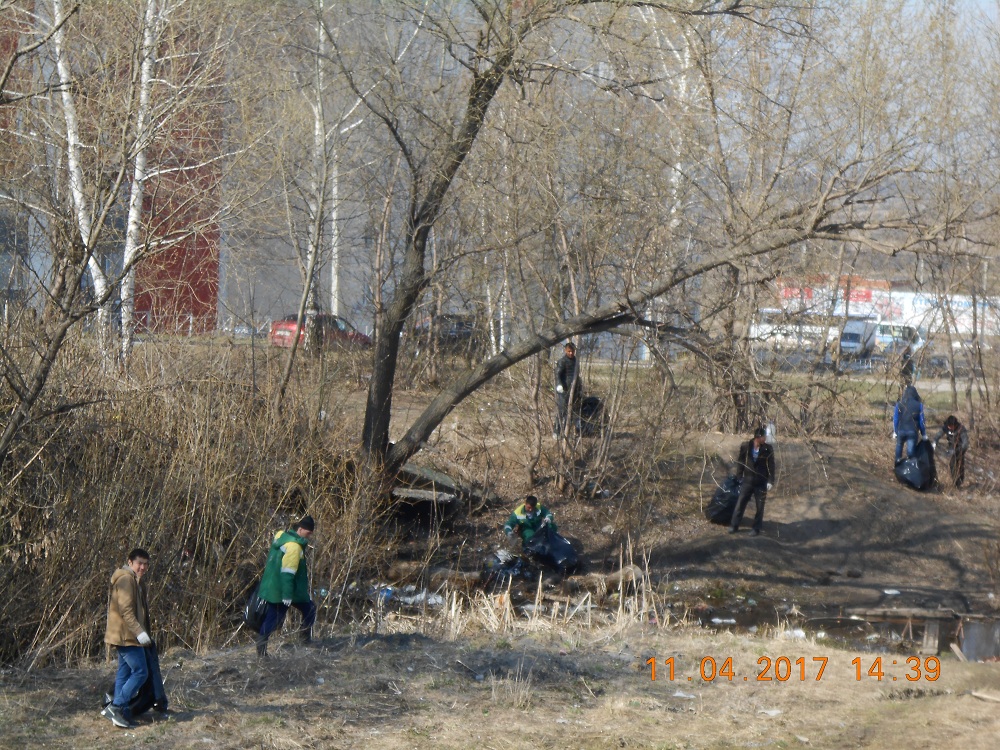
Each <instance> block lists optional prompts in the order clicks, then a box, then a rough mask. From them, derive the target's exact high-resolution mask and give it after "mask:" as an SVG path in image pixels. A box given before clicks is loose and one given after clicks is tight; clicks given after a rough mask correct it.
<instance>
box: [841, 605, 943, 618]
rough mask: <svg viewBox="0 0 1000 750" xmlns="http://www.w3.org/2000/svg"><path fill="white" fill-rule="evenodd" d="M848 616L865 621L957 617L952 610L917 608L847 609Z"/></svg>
mask: <svg viewBox="0 0 1000 750" xmlns="http://www.w3.org/2000/svg"><path fill="white" fill-rule="evenodd" d="M847 613H848V614H850V615H858V616H859V617H864V618H865V619H871V618H876V619H891V620H906V619H911V618H912V619H918V620H920V619H923V620H947V619H951V618H954V617H958V615H957V614H955V610H953V609H920V608H919V607H900V608H898V609H890V608H883V609H849V610H847Z"/></svg>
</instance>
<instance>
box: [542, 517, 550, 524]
mask: <svg viewBox="0 0 1000 750" xmlns="http://www.w3.org/2000/svg"><path fill="white" fill-rule="evenodd" d="M548 525H549V518H548V516H546V517H545V518H543V519H542V526H548Z"/></svg>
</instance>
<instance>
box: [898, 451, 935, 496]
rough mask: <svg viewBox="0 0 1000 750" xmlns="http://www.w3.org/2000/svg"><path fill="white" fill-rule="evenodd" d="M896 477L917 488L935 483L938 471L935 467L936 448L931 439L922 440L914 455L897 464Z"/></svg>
mask: <svg viewBox="0 0 1000 750" xmlns="http://www.w3.org/2000/svg"><path fill="white" fill-rule="evenodd" d="M896 479H898V480H899V481H900V482H902V483H903V484H907V485H909V486H910V487H913V488H914V489H917V490H925V489H927V488H928V487H930V486H931V485H932V484H934V481H935V480H936V479H937V471H936V469H935V467H934V449H933V448H932V447H931V443H930V441H929V440H921V441H920V442H919V443H917V447H916V448H914V450H913V455H912V456H908V457H907V458H905V459H903V460H902V461H900V462H899V463H898V464H896Z"/></svg>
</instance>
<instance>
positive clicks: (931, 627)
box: [920, 620, 941, 656]
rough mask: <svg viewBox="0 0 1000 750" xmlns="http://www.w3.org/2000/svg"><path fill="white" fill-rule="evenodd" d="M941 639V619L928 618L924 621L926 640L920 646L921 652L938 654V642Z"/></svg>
mask: <svg viewBox="0 0 1000 750" xmlns="http://www.w3.org/2000/svg"><path fill="white" fill-rule="evenodd" d="M940 641H941V621H940V620H927V622H925V623H924V642H923V645H921V647H920V653H921V654H933V655H934V656H937V653H938V650H939V649H938V644H939V643H940Z"/></svg>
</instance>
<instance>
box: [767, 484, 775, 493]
mask: <svg viewBox="0 0 1000 750" xmlns="http://www.w3.org/2000/svg"><path fill="white" fill-rule="evenodd" d="M772 487H774V485H773V484H771V483H770V482H768V483H767V491H768V492H770V491H771V488H772Z"/></svg>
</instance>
